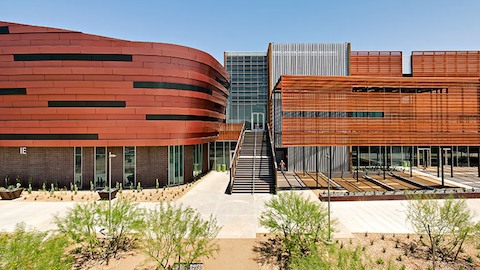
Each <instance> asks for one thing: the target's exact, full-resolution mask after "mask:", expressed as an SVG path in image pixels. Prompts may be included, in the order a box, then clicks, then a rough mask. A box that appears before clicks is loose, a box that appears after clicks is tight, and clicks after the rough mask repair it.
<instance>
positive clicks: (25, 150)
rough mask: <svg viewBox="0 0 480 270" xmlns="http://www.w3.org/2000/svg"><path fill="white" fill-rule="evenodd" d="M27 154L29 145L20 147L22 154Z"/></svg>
mask: <svg viewBox="0 0 480 270" xmlns="http://www.w3.org/2000/svg"><path fill="white" fill-rule="evenodd" d="M26 154H27V147H20V155H26Z"/></svg>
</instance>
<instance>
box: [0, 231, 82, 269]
mask: <svg viewBox="0 0 480 270" xmlns="http://www.w3.org/2000/svg"><path fill="white" fill-rule="evenodd" d="M67 245H68V241H67V239H66V238H65V237H62V236H59V235H55V234H50V233H47V232H37V231H27V230H26V228H25V225H24V224H17V226H16V228H15V231H14V232H13V233H10V234H2V235H0V269H4V270H14V269H15V270H16V269H38V270H50V269H52V270H63V269H71V267H72V262H73V260H72V258H71V256H68V255H66V254H65V248H66V246H67Z"/></svg>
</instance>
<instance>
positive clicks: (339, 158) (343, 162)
mask: <svg viewBox="0 0 480 270" xmlns="http://www.w3.org/2000/svg"><path fill="white" fill-rule="evenodd" d="M317 151H318V154H317V153H316V152H317ZM329 151H330V149H329V147H328V146H305V147H288V170H289V171H295V172H302V171H309V172H314V171H315V170H316V169H317V167H316V166H315V160H317V162H318V171H319V172H323V173H325V174H326V173H328V166H329V164H330V160H329V158H330V157H329ZM348 151H349V149H348V147H345V146H332V157H333V160H332V171H333V172H346V171H349V170H350V166H349V152H348Z"/></svg>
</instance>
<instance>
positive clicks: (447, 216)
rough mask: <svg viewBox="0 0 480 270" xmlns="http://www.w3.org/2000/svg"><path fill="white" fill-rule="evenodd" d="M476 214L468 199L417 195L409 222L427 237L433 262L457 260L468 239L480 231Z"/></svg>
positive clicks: (409, 215)
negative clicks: (475, 219)
mask: <svg viewBox="0 0 480 270" xmlns="http://www.w3.org/2000/svg"><path fill="white" fill-rule="evenodd" d="M472 219H473V214H472V212H471V211H470V209H469V208H468V206H467V203H466V201H465V199H453V198H452V197H450V198H448V199H446V200H435V198H434V197H427V198H422V197H416V198H415V199H413V200H411V201H410V202H409V204H408V207H407V221H408V222H409V223H410V224H411V225H412V226H413V228H414V230H415V232H417V233H418V234H421V235H426V236H427V237H423V238H422V240H421V241H423V239H426V241H427V246H428V248H429V249H430V252H431V253H432V261H433V263H435V258H436V257H437V256H438V257H440V258H441V259H443V260H456V259H457V256H458V254H459V252H460V251H461V250H462V247H463V244H464V242H465V241H466V240H468V239H471V238H472V237H473V236H474V235H475V234H476V233H478V229H479V225H478V224H474V223H473V221H472Z"/></svg>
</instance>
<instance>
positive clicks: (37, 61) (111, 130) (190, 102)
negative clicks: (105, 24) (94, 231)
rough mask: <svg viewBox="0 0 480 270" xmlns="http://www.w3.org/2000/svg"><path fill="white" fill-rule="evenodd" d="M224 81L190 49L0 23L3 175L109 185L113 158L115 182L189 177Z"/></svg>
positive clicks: (201, 157)
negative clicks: (107, 183) (110, 165)
mask: <svg viewBox="0 0 480 270" xmlns="http://www.w3.org/2000/svg"><path fill="white" fill-rule="evenodd" d="M228 84H229V78H228V74H227V72H226V71H225V69H224V68H223V67H222V65H221V64H220V63H218V62H217V61H216V60H215V59H214V58H213V57H212V56H210V55H209V54H207V53H205V52H202V51H199V50H196V49H193V48H188V47H184V46H179V45H172V44H164V43H152V42H132V41H126V40H119V39H113V38H108V37H102V36H95V35H88V34H84V33H81V32H75V31H67V30H61V29H54V28H46V27H37V26H29V25H21V24H14V23H8V22H0V164H1V165H0V176H1V175H5V177H7V175H8V177H7V178H9V181H10V182H12V183H13V182H14V181H15V180H14V179H15V178H17V177H18V178H19V179H20V181H21V182H22V183H23V184H27V183H28V182H31V183H32V184H33V185H40V184H42V183H46V184H47V185H49V184H50V183H54V184H57V185H58V186H59V187H63V186H68V184H69V183H70V182H73V181H74V179H75V181H76V182H77V184H78V185H80V186H82V187H84V188H89V185H90V182H91V184H93V185H94V186H96V187H103V186H104V185H105V184H106V180H107V178H108V174H107V171H108V170H107V166H108V164H107V163H108V162H107V161H108V153H109V152H112V153H113V154H115V155H116V157H115V158H112V181H113V182H123V184H124V185H136V184H137V183H138V182H141V185H142V186H153V185H156V183H157V182H158V184H159V185H167V184H172V185H173V184H180V183H183V182H187V181H191V180H192V179H193V177H194V176H195V175H196V174H199V173H201V172H203V171H206V170H207V160H208V156H207V146H206V145H205V144H207V143H208V142H212V141H214V140H215V139H216V138H217V137H218V132H219V128H220V124H221V123H222V122H224V119H225V107H226V103H227V97H228ZM157 179H158V180H157Z"/></svg>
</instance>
